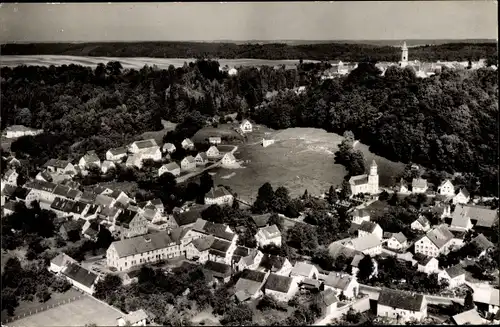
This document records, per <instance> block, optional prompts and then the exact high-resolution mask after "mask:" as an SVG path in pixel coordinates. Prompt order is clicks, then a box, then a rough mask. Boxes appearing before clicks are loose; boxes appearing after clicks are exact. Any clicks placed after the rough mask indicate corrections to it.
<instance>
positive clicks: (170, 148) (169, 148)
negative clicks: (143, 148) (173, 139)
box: [162, 143, 176, 153]
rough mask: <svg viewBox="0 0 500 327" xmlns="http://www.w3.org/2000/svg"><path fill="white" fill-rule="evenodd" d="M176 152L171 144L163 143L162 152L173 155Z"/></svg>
mask: <svg viewBox="0 0 500 327" xmlns="http://www.w3.org/2000/svg"><path fill="white" fill-rule="evenodd" d="M175 150H176V147H175V145H173V144H172V143H165V144H163V147H162V151H163V152H166V153H174V152H175Z"/></svg>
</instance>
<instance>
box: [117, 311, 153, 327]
mask: <svg viewBox="0 0 500 327" xmlns="http://www.w3.org/2000/svg"><path fill="white" fill-rule="evenodd" d="M147 321H148V315H147V313H146V312H145V311H144V310H143V309H139V310H136V311H132V312H130V313H129V314H127V315H125V316H123V317H120V318H118V319H117V320H116V322H117V324H118V326H146V325H147Z"/></svg>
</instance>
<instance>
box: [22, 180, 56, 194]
mask: <svg viewBox="0 0 500 327" xmlns="http://www.w3.org/2000/svg"><path fill="white" fill-rule="evenodd" d="M24 186H25V187H26V188H31V189H36V190H41V191H46V192H52V191H54V189H55V188H56V186H57V184H54V183H51V182H45V181H39V180H36V179H35V180H33V181H30V182H27V183H26V184H24Z"/></svg>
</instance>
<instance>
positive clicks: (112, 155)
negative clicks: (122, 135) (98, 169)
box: [106, 147, 127, 161]
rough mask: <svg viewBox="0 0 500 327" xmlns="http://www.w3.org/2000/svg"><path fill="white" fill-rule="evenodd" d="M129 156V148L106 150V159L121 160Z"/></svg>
mask: <svg viewBox="0 0 500 327" xmlns="http://www.w3.org/2000/svg"><path fill="white" fill-rule="evenodd" d="M126 156H127V148H125V147H122V148H113V149H109V150H108V151H106V160H109V161H121V160H122V159H123V158H125V157H126Z"/></svg>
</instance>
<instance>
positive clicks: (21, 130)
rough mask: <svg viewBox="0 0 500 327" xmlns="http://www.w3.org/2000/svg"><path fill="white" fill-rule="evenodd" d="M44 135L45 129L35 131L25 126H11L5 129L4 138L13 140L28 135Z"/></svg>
mask: <svg viewBox="0 0 500 327" xmlns="http://www.w3.org/2000/svg"><path fill="white" fill-rule="evenodd" d="M42 133H43V129H34V128H31V127H26V126H24V125H11V126H7V127H6V128H5V132H4V136H5V137H6V138H8V139H12V138H17V137H21V136H26V135H31V136H35V135H38V134H42Z"/></svg>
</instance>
